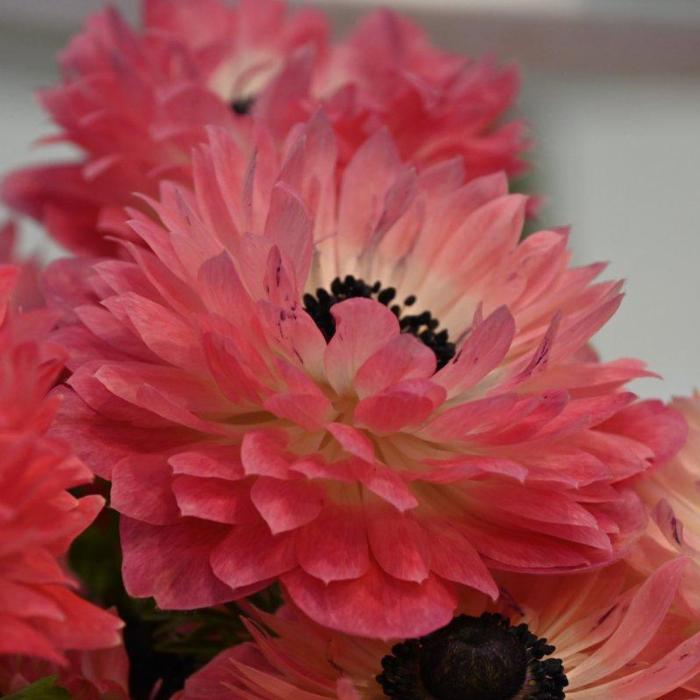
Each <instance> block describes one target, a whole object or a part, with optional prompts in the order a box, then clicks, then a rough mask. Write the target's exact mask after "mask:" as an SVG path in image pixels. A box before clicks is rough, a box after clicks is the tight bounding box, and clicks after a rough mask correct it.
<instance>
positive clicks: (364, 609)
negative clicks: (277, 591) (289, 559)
mask: <svg viewBox="0 0 700 700" xmlns="http://www.w3.org/2000/svg"><path fill="white" fill-rule="evenodd" d="M282 581H283V583H284V586H285V588H286V590H287V592H288V593H289V596H290V597H291V599H292V601H293V602H294V604H295V605H297V606H298V607H299V608H300V609H301V610H302V612H304V613H305V614H306V615H308V616H309V617H310V618H311V619H312V620H314V621H316V622H318V623H319V624H320V625H324V626H325V627H329V628H331V629H335V630H338V631H340V632H345V633H347V634H355V635H361V636H364V637H373V638H380V639H397V638H406V637H417V636H420V635H423V634H428V633H429V632H432V631H434V630H436V629H438V628H440V627H443V626H444V625H446V624H447V623H448V622H449V621H450V620H451V619H452V614H453V612H454V609H455V607H456V605H457V598H456V596H455V595H454V593H453V592H452V590H451V589H449V588H448V587H446V586H445V584H443V583H441V582H440V581H439V580H438V579H436V578H434V577H432V576H431V577H430V578H428V579H427V580H426V581H424V582H423V583H421V584H418V583H409V582H407V581H398V580H397V579H395V578H392V577H391V576H388V575H387V574H385V573H383V572H382V571H381V569H379V567H377V566H372V567H371V568H370V570H369V571H368V572H367V573H366V574H365V575H364V576H362V577H361V578H358V579H354V580H352V581H334V582H332V583H329V584H324V583H322V582H321V581H319V580H318V579H315V578H312V577H311V576H309V575H308V574H306V573H304V572H302V571H301V570H299V569H297V570H295V571H293V572H291V573H289V574H287V575H285V576H284V577H283V579H282Z"/></svg>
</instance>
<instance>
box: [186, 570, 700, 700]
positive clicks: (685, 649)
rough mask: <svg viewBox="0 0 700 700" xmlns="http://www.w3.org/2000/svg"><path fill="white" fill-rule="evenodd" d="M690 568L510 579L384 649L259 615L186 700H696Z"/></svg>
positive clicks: (194, 681)
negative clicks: (640, 574) (688, 617)
mask: <svg viewBox="0 0 700 700" xmlns="http://www.w3.org/2000/svg"><path fill="white" fill-rule="evenodd" d="M683 567H684V562H683V561H682V560H675V561H672V562H669V563H668V564H666V565H665V566H664V567H662V568H661V569H659V570H658V571H657V572H655V573H654V574H653V575H652V576H651V577H650V578H649V579H647V580H646V581H644V582H643V583H640V582H639V581H638V580H635V577H634V575H633V574H631V571H630V570H629V568H628V567H627V566H626V565H625V564H617V565H614V566H613V567H609V568H607V569H605V570H601V571H596V572H592V573H588V574H583V575H579V576H563V577H546V578H538V579H537V580H535V579H534V577H532V576H527V575H526V576H522V575H510V576H509V577H506V578H505V579H504V580H503V581H502V583H503V584H504V585H505V586H506V587H505V588H504V595H503V596H502V597H501V600H500V602H499V604H498V605H497V606H495V607H493V606H489V605H487V604H486V602H485V601H484V600H483V598H482V599H481V600H479V598H478V596H477V597H474V596H472V597H471V598H469V599H468V600H465V605H464V608H463V610H464V612H463V613H462V614H461V615H459V616H458V617H456V618H454V619H453V620H452V621H451V622H450V623H449V624H448V625H447V626H445V627H444V628H442V629H440V630H437V631H435V632H433V633H431V634H429V635H426V636H424V637H421V638H419V639H409V640H404V641H400V642H393V643H385V642H379V641H376V640H369V639H362V638H359V637H350V636H347V635H343V634H338V633H333V632H331V631H329V630H327V629H324V628H323V627H320V626H319V625H316V624H314V623H313V622H312V621H311V620H309V619H308V618H305V617H304V616H303V615H300V614H299V613H298V611H295V610H294V609H290V608H289V607H284V608H282V609H281V610H280V611H278V612H277V613H276V614H275V615H270V614H266V613H261V612H259V611H257V610H252V611H251V619H250V620H249V621H248V622H247V623H246V624H247V627H248V629H249V631H250V634H251V637H252V641H251V642H248V643H244V644H241V645H239V646H237V647H234V648H232V649H229V650H227V651H224V652H222V653H221V654H219V656H217V657H216V658H215V659H214V660H213V661H212V662H211V663H209V664H208V665H207V666H205V667H204V668H203V669H202V670H200V671H198V672H197V673H196V674H195V675H194V676H192V677H191V678H190V679H189V680H188V681H187V683H186V685H185V689H184V690H183V691H182V692H181V693H180V694H178V695H177V696H176V698H177V700H205V699H206V700H276V699H277V698H295V700H302V699H303V700H386V698H395V700H465V699H467V698H479V699H480V700H563V698H564V697H566V698H567V700H621V699H624V700H660V699H663V700H672V699H673V700H690V699H691V698H696V697H697V691H698V686H697V682H696V681H694V680H693V676H694V675H695V674H696V673H697V672H698V671H699V670H700V633H695V634H693V631H690V632H689V631H688V630H685V629H683V627H682V625H680V626H679V624H678V623H679V619H678V618H677V617H676V615H675V613H674V612H673V607H672V603H673V600H674V595H675V593H676V589H677V587H678V584H679V581H680V579H681V574H682V569H683Z"/></svg>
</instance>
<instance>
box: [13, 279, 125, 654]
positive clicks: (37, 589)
mask: <svg viewBox="0 0 700 700" xmlns="http://www.w3.org/2000/svg"><path fill="white" fill-rule="evenodd" d="M16 276H17V269H16V268H13V267H11V266H2V267H1V268H0V304H1V308H2V311H1V312H0V321H2V324H3V325H2V327H1V328H0V348H2V350H1V351H0V629H1V630H2V634H1V635H0V657H2V656H6V655H13V656H14V655H20V656H30V657H39V658H41V659H45V660H47V661H50V662H53V663H56V664H65V663H66V657H65V654H64V652H65V651H66V650H71V649H73V650H86V649H99V648H106V647H111V646H114V645H116V644H118V643H119V634H118V629H119V628H120V627H121V622H120V621H119V620H118V619H117V618H116V617H114V616H113V615H111V614H110V613H107V612H105V611H103V610H100V609H99V608H96V607H94V606H93V605H91V604H90V603H88V602H86V601H84V600H83V599H82V598H80V597H79V596H78V595H76V594H75V593H74V592H73V591H72V590H71V588H72V587H74V582H73V581H72V580H71V579H70V578H69V577H68V576H67V574H66V573H65V572H64V570H63V569H62V568H61V566H60V564H59V561H58V557H60V556H61V555H63V554H64V553H65V552H66V550H67V548H68V546H69V544H70V543H71V541H72V540H73V539H74V538H75V537H76V536H77V535H78V534H79V533H80V532H82V530H84V529H85V528H86V527H87V526H88V525H89V524H90V522H91V521H92V520H93V518H94V517H95V515H96V514H97V512H98V511H99V510H100V508H101V507H102V503H103V501H102V499H101V498H100V497H98V496H88V497H85V498H82V499H76V498H74V497H73V496H72V495H71V494H70V493H69V492H68V490H67V489H69V488H72V487H74V486H77V485H79V484H82V483H85V482H87V481H90V480H91V478H92V475H91V473H90V471H89V470H88V469H87V467H86V466H85V465H84V464H82V463H81V462H80V461H79V460H78V459H77V458H76V457H75V455H74V454H73V453H72V451H71V449H70V448H69V447H68V445H66V444H65V443H63V442H61V441H59V440H56V439H55V438H50V437H47V436H46V434H45V433H46V430H47V428H48V427H49V424H50V422H51V419H52V417H53V414H54V413H55V410H56V400H55V399H49V398H46V394H47V392H48V390H49V389H50V388H51V387H52V385H53V384H54V383H55V380H56V377H57V375H58V372H59V371H60V369H61V366H62V365H61V361H60V357H59V356H58V355H57V353H56V348H55V347H53V346H51V345H50V344H48V343H47V342H46V340H45V336H46V335H47V334H48V331H49V330H50V326H51V325H52V324H53V323H54V321H55V314H52V313H49V312H46V311H34V312H31V313H28V314H24V315H21V316H18V317H6V315H7V304H8V298H9V296H10V294H11V290H12V285H13V282H14V279H15V278H16ZM3 319H4V321H3Z"/></svg>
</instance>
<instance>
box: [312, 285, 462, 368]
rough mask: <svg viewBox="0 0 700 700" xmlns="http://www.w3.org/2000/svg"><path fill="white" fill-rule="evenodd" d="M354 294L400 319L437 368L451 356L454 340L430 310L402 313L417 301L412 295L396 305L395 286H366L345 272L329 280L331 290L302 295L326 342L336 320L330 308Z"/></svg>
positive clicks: (332, 331)
mask: <svg viewBox="0 0 700 700" xmlns="http://www.w3.org/2000/svg"><path fill="white" fill-rule="evenodd" d="M356 297H363V298H365V299H374V300H375V301H378V302H379V303H380V304H384V306H387V307H389V309H391V311H392V312H393V313H394V315H395V316H396V318H398V320H399V327H400V329H401V332H402V333H411V334H412V335H414V336H416V338H418V339H419V340H420V341H421V342H422V343H423V344H424V345H427V346H428V347H429V348H430V349H431V350H432V351H433V352H434V353H435V357H436V358H437V367H438V369H440V368H441V367H444V366H445V365H446V364H447V363H448V362H449V361H450V360H451V359H452V358H453V357H454V355H455V345H454V343H451V342H450V341H449V338H448V333H447V331H446V330H440V331H438V327H439V325H440V322H439V321H438V320H437V319H436V318H433V316H432V314H431V313H430V311H423V312H421V313H419V314H407V313H405V308H404V307H410V306H413V305H414V304H415V303H416V297H415V296H413V295H411V296H408V297H406V298H405V299H404V300H403V304H398V303H395V299H396V289H394V287H386V288H382V285H381V283H380V282H375V283H374V284H372V285H369V284H367V283H366V282H365V281H364V280H361V279H357V278H355V277H353V276H352V275H347V276H346V277H345V279H342V280H341V279H340V277H336V278H335V279H334V280H333V281H332V282H331V286H330V292H328V291H326V290H325V289H317V290H316V295H315V296H314V295H313V294H305V295H304V308H305V310H306V312H307V313H308V314H309V315H310V316H311V318H313V320H314V322H315V323H316V325H317V326H318V327H319V329H320V330H321V332H322V333H323V335H324V337H325V339H326V341H329V340H330V339H331V338H332V337H333V335H334V333H335V320H334V318H333V315H332V314H331V308H332V307H333V306H334V305H335V304H338V303H340V302H341V301H345V300H346V299H353V298H356Z"/></svg>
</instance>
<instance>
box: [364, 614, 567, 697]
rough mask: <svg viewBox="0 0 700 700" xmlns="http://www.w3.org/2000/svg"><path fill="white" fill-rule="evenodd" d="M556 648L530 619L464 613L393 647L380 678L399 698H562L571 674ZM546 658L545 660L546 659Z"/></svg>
mask: <svg viewBox="0 0 700 700" xmlns="http://www.w3.org/2000/svg"><path fill="white" fill-rule="evenodd" d="M553 651H554V647H553V646H552V645H551V644H547V640H546V639H538V638H537V637H536V636H535V635H534V634H532V632H530V630H529V629H528V626H527V625H525V624H521V625H518V626H516V627H513V626H512V625H511V624H510V621H509V620H508V619H507V618H505V617H502V616H501V615H498V614H496V613H484V614H483V615H482V616H481V617H470V616H467V615H461V616H460V617H457V618H455V619H454V620H452V622H450V624H449V625H447V626H446V627H443V628H442V629H440V630H437V632H433V633H432V634H429V635H427V636H425V637H421V638H420V639H410V640H408V641H405V642H401V643H400V644H397V645H396V646H394V647H393V649H392V650H391V652H392V653H391V654H389V655H388V656H385V657H384V658H383V659H382V667H383V669H384V670H383V671H382V673H381V674H379V675H378V676H377V682H378V683H379V684H380V685H381V687H382V688H383V690H384V694H385V695H386V696H387V697H389V698H395V699H396V700H399V699H400V700H526V699H527V700H562V699H563V698H564V697H565V695H564V688H565V687H566V686H567V685H568V683H569V682H568V680H567V678H566V676H565V675H564V668H563V665H562V662H561V660H560V659H551V658H549V659H544V657H545V656H549V655H550V654H551V653H552V652H553ZM543 659H544V660H543Z"/></svg>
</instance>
